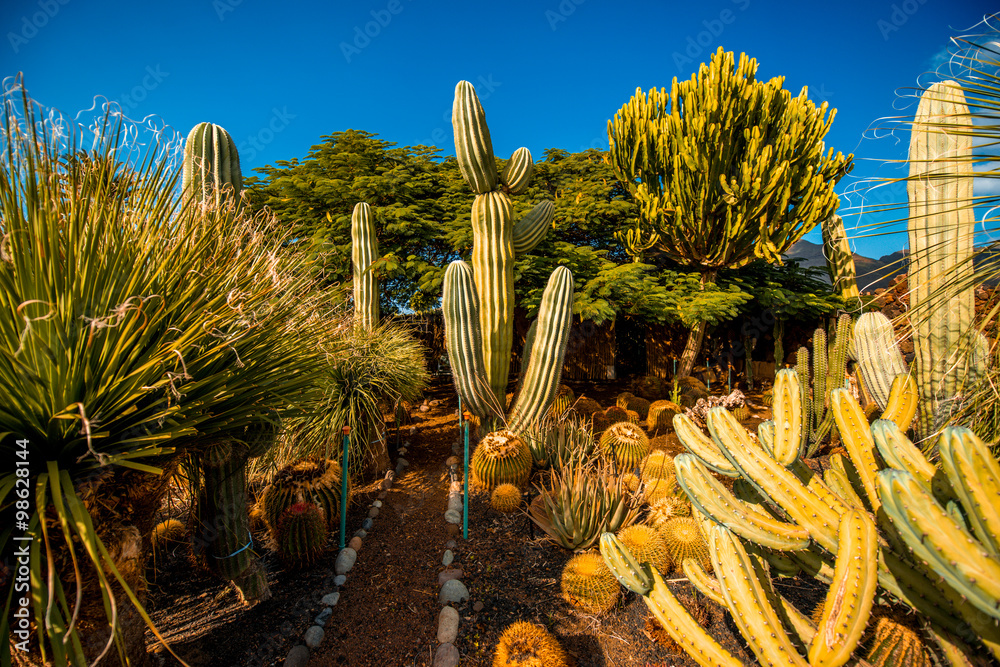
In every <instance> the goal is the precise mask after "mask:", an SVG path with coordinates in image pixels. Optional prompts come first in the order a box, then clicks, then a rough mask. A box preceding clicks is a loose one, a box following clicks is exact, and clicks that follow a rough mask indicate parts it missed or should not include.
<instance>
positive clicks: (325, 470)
mask: <svg viewBox="0 0 1000 667" xmlns="http://www.w3.org/2000/svg"><path fill="white" fill-rule="evenodd" d="M341 480H342V477H341V470H340V464H339V463H337V462H336V461H334V460H332V459H324V458H322V457H320V458H308V459H303V460H301V461H295V462H293V463H290V464H288V465H286V466H285V467H283V468H282V469H281V470H279V471H278V472H277V473H276V474H275V476H274V479H272V480H271V483H270V484H269V485H268V486H267V487H266V488H265V489H264V493H263V497H262V498H261V500H260V508H261V510H262V511H263V514H264V522H265V523H266V524H267V526H268V528H269V530H270V531H271V532H272V534H273V533H274V531H276V529H277V526H278V520H279V518H280V517H281V515H282V513H283V512H284V511H285V510H286V509H288V508H289V507H291V506H292V505H294V504H296V503H300V502H310V503H314V504H315V505H317V506H318V507H319V508H320V510H321V511H322V513H323V518H324V520H325V521H326V525H327V527H328V528H330V529H332V528H333V527H334V526H335V525H336V523H337V520H338V519H339V518H340V509H341V508H340V499H341ZM347 483H348V487H347V488H348V495H350V490H351V485H350V479H348V480H347Z"/></svg>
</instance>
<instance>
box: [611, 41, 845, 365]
mask: <svg viewBox="0 0 1000 667" xmlns="http://www.w3.org/2000/svg"><path fill="white" fill-rule="evenodd" d="M756 70H757V62H756V61H755V60H753V59H751V58H747V56H746V55H745V54H741V55H740V59H739V63H738V64H737V63H736V62H735V59H734V56H733V54H732V53H725V52H723V51H722V49H721V48H720V49H719V51H718V52H717V53H715V54H714V55H713V56H712V58H711V62H710V63H709V64H708V65H705V64H703V65H702V66H701V67H700V69H699V71H698V73H697V74H696V75H694V76H692V77H691V79H690V80H688V81H684V82H678V81H677V79H676V78H675V79H674V81H673V84H672V86H671V89H670V91H669V92H668V91H667V90H666V89H660V90H656V89H652V90H650V91H649V93H648V94H645V93H643V92H642V91H639V90H637V91H636V94H635V95H634V96H633V97H632V99H631V100H630V101H629V102H628V104H626V105H625V106H623V107H622V108H621V109H620V110H619V111H618V113H617V114H616V115H615V117H614V119H613V120H611V121H609V122H608V135H609V137H610V140H611V146H612V147H611V154H610V161H611V165H612V166H613V168H614V170H615V173H616V175H617V177H618V178H619V180H621V181H622V183H624V184H625V185H626V187H627V188H628V189H629V191H630V192H631V193H632V194H633V195H634V197H635V199H636V201H637V203H638V208H639V225H638V226H637V231H638V233H637V235H636V237H635V242H636V245H639V246H640V247H642V246H644V245H646V246H648V245H653V244H655V246H656V247H658V248H659V249H660V250H662V251H663V252H664V253H666V255H667V256H668V257H669V258H670V259H672V260H674V261H676V262H678V263H679V264H681V265H683V266H686V267H689V268H691V269H694V270H696V271H698V272H699V273H700V284H701V287H702V288H705V287H708V286H709V285H711V284H712V283H714V282H715V281H716V277H717V275H718V272H719V270H720V269H722V268H727V267H729V268H738V267H740V266H743V265H745V264H746V263H748V262H750V261H751V260H753V259H756V258H762V259H765V260H768V261H771V262H781V254H782V253H783V252H785V251H786V250H787V249H788V247H789V246H791V245H792V244H793V243H794V242H796V241H798V240H799V239H800V238H802V236H804V235H805V234H806V233H807V232H809V231H810V230H811V229H813V227H815V226H816V225H817V224H818V223H819V222H820V221H821V220H823V219H825V218H826V217H828V216H829V215H830V214H832V213H833V212H834V211H835V210H836V207H837V196H836V194H835V193H834V192H833V186H834V185H835V184H836V183H837V181H838V180H839V179H840V178H841V177H842V176H843V175H844V174H846V173H847V171H848V169H849V167H850V164H851V160H852V158H853V156H847V157H846V158H845V157H844V156H843V155H842V154H841V153H837V154H836V155H834V153H833V149H830V150H829V151H828V152H827V153H826V154H825V155H824V150H825V145H824V143H823V137H824V136H825V135H826V133H827V131H828V130H829V128H830V124H831V123H832V122H833V117H834V115H835V113H834V112H833V111H831V112H830V114H829V116H827V105H826V103H824V104H823V105H822V106H821V107H819V108H817V107H816V105H815V104H814V103H813V102H812V101H811V100H809V98H808V97H807V94H806V93H807V91H806V89H805V88H803V89H802V92H801V93H800V94H799V96H798V97H795V98H793V97H792V96H791V93H790V92H788V91H787V90H784V89H783V88H782V85H783V83H784V79H783V78H781V77H776V78H774V79H771V80H770V81H768V82H767V83H764V82H762V81H758V80H757V79H756ZM706 326H707V325H706V322H704V321H702V322H699V323H698V324H697V325H696V326H694V327H693V328H692V329H691V332H690V335H689V336H688V340H687V343H686V345H685V348H684V352H683V354H682V357H681V366H680V369H679V372H680V373H681V375H682V376H683V375H688V374H690V372H691V369H692V367H693V366H694V362H695V359H696V357H697V355H698V352H699V351H700V349H701V344H702V341H703V339H704V335H705V328H706Z"/></svg>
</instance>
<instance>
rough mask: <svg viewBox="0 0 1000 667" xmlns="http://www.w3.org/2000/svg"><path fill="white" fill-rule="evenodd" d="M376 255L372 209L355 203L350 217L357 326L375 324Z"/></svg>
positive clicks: (376, 243) (372, 325)
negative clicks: (373, 264) (374, 264)
mask: <svg viewBox="0 0 1000 667" xmlns="http://www.w3.org/2000/svg"><path fill="white" fill-rule="evenodd" d="M377 255H378V240H377V239H376V238H375V224H374V222H373V221H372V214H371V207H369V206H368V204H366V203H364V202H360V203H358V204H355V206H354V212H353V213H352V214H351V264H352V266H353V268H354V313H355V319H356V321H357V322H358V324H361V325H362V326H365V327H368V328H372V327H374V326H376V325H377V324H378V320H379V304H378V296H379V295H378V278H376V276H375V273H374V272H373V271H372V263H373V262H374V261H375V258H376V256H377Z"/></svg>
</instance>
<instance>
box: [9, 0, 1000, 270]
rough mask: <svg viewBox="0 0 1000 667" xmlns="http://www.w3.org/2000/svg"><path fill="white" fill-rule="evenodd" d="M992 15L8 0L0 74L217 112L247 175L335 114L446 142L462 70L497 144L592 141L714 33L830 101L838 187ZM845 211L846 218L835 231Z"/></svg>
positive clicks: (408, 1)
mask: <svg viewBox="0 0 1000 667" xmlns="http://www.w3.org/2000/svg"><path fill="white" fill-rule="evenodd" d="M996 9H997V7H996V4H995V2H980V1H977V0H963V1H956V0H951V1H948V2H945V1H944V0H893V1H890V0H867V1H864V2H860V1H853V0H848V1H842V2H837V3H813V2H801V0H800V1H798V2H766V1H765V0H706V1H703V2H662V1H661V2H654V1H646V2H638V1H636V2H630V1H627V0H619V1H618V2H606V1H604V0H540V1H538V2H498V3H491V4H485V3H469V2H429V1H426V0H359V1H356V2H350V3H343V2H321V1H313V0H309V1H304V2H294V1H291V2H285V3H267V2H259V1H255V0H175V1H173V2H159V1H152V0H151V1H148V2H134V1H126V2H112V1H109V0H91V1H87V0H34V1H32V2H27V1H24V0H7V1H6V2H4V3H2V8H0V29H2V35H3V39H2V42H0V64H2V68H0V74H3V75H4V76H8V75H13V74H15V73H16V72H19V71H22V72H24V74H25V82H26V84H27V88H28V91H29V93H30V94H31V95H32V96H33V97H34V98H35V99H36V100H38V101H39V102H41V103H42V104H45V105H50V106H54V107H56V108H58V109H60V110H62V111H64V112H74V113H75V112H76V111H78V110H80V109H86V108H89V107H90V106H91V105H92V104H93V100H94V98H95V96H103V97H104V98H107V99H111V100H116V101H117V102H118V103H119V104H121V106H122V107H123V109H124V110H125V113H126V115H128V116H129V117H131V118H134V119H141V118H143V117H144V116H147V115H157V116H159V117H160V118H162V119H163V121H164V122H165V123H167V124H169V125H170V126H172V127H174V128H177V129H178V130H180V131H181V132H183V133H186V132H187V130H188V129H189V128H190V127H191V126H193V125H194V124H195V123H198V122H201V121H211V122H214V123H217V124H219V125H222V126H223V127H225V128H226V129H227V130H229V132H230V133H231V134H232V135H233V137H234V139H235V140H236V142H237V144H238V145H239V146H240V153H241V156H242V160H243V170H244V174H245V175H250V174H251V173H252V169H253V168H255V167H260V166H263V165H265V164H270V163H273V162H274V161H276V160H283V159H291V158H294V157H302V156H304V155H305V154H306V153H307V152H308V150H309V147H310V146H312V145H313V144H316V143H318V142H319V137H320V136H321V135H325V134H329V133H331V132H335V131H339V130H345V129H348V128H355V129H361V130H366V131H369V132H375V133H377V134H379V135H380V137H381V138H383V139H385V140H388V141H394V142H396V143H398V144H400V145H416V144H420V143H423V144H433V145H437V146H439V147H440V148H442V149H443V150H444V152H445V153H447V154H452V153H453V152H454V147H453V142H452V135H451V122H450V114H451V101H452V95H453V91H454V86H455V83H456V82H458V81H459V80H461V79H467V80H469V81H472V82H473V83H474V84H475V85H476V88H477V90H478V92H479V95H480V98H481V99H482V101H483V105H484V107H485V109H486V113H487V118H488V120H489V123H490V128H491V132H492V136H493V144H494V148H495V150H496V152H497V154H498V155H499V156H501V157H507V156H509V155H510V153H511V152H513V151H514V149H516V148H517V147H519V146H527V147H528V148H529V149H530V150H531V151H532V153H533V154H534V155H535V157H536V159H540V157H541V154H542V151H543V150H544V149H546V148H550V147H556V148H563V149H566V150H569V151H579V150H583V149H585V148H589V147H595V148H606V147H607V134H606V124H607V121H608V119H609V118H611V117H612V116H613V115H614V113H615V111H617V110H618V108H620V107H621V106H622V105H623V104H625V103H626V102H627V101H628V99H629V97H630V96H631V95H632V94H633V93H634V91H635V89H636V87H640V88H643V89H648V88H651V87H654V86H655V87H661V86H667V87H669V85H670V82H671V79H672V78H673V77H675V76H677V77H679V78H682V79H683V78H688V77H690V75H691V74H692V73H693V72H694V71H695V70H696V69H697V66H698V64H699V63H701V62H703V61H707V60H708V58H709V56H710V54H711V53H712V52H713V51H714V50H715V49H716V48H717V47H718V46H722V47H724V48H725V49H726V50H731V51H735V52H736V53H739V52H741V51H743V52H746V53H747V54H748V55H750V56H752V57H754V58H756V59H757V61H758V63H759V65H760V68H759V70H758V77H760V78H770V77H772V76H779V75H783V76H784V77H785V87H786V88H788V89H789V90H791V91H792V92H793V93H795V94H797V93H798V91H799V90H800V89H801V87H802V86H808V87H809V91H810V96H811V97H812V99H814V100H816V101H817V102H820V101H823V100H826V101H828V102H829V103H830V104H831V105H832V106H834V107H836V108H837V110H838V111H837V118H836V121H835V122H834V124H833V128H832V130H831V132H830V133H829V134H828V135H827V141H826V143H827V146H832V147H834V148H836V149H837V150H841V151H843V152H844V153H848V152H853V153H855V155H856V160H857V166H856V168H855V171H854V173H853V174H851V176H849V177H848V179H845V181H842V183H841V186H840V187H839V188H838V190H845V189H846V188H848V187H851V183H849V182H848V180H857V179H859V178H866V177H871V176H872V175H879V176H888V175H891V173H892V172H891V170H890V169H887V168H886V167H884V166H883V167H882V168H881V169H879V165H880V164H881V161H882V160H883V159H886V158H889V159H899V158H901V157H903V156H904V155H905V150H906V144H907V137H906V136H905V133H904V134H898V133H897V136H896V137H892V136H889V137H887V138H884V139H881V140H877V139H872V138H871V134H872V132H871V131H870V128H872V127H873V126H877V125H880V124H881V125H884V123H879V122H878V119H880V118H883V117H888V116H899V115H902V114H905V113H907V112H909V113H912V112H913V110H914V109H915V105H914V104H911V105H908V106H906V107H905V108H904V107H903V106H902V103H901V102H900V100H899V99H898V97H897V95H898V91H900V90H901V89H905V88H907V87H911V86H914V85H915V84H916V83H917V82H918V78H919V77H921V75H922V74H924V73H926V72H928V71H929V70H931V69H932V68H933V67H934V66H935V65H937V64H939V63H940V61H941V58H942V55H943V54H944V52H945V49H946V48H947V46H948V43H949V42H948V40H949V38H950V37H952V36H954V35H958V34H962V32H963V31H966V30H969V29H970V28H971V27H972V26H974V25H975V24H976V23H978V22H979V21H980V20H982V18H983V16H984V15H985V14H987V13H989V12H991V11H996ZM923 80H926V78H925V79H923ZM102 101H103V100H102ZM866 131H868V132H867V136H868V138H865V135H866ZM846 205H847V204H846V203H845V204H844V206H846ZM842 212H843V207H842ZM856 221H857V220H856V216H854V217H850V218H847V224H848V231H849V233H851V228H852V226H853V225H854V224H855V223H856ZM817 237H818V231H817V232H815V233H814V234H813V235H811V236H810V238H811V239H813V240H816V238H817ZM904 244H905V235H899V236H894V237H879V238H861V239H857V240H855V242H854V245H855V249H856V250H857V251H858V252H861V253H862V254H865V255H869V256H875V257H878V256H880V255H883V254H887V253H889V252H891V251H893V250H897V249H899V248H900V247H902V246H903V245H904Z"/></svg>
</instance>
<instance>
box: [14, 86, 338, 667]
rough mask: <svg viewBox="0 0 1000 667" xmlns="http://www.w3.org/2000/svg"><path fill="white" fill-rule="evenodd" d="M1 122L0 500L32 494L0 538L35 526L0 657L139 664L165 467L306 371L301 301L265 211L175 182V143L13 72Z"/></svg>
mask: <svg viewBox="0 0 1000 667" xmlns="http://www.w3.org/2000/svg"><path fill="white" fill-rule="evenodd" d="M2 126H3V130H2V136H0V141H2V157H0V236H2V238H3V244H2V253H0V313H2V314H0V393H2V394H3V395H4V396H5V400H4V401H3V402H2V405H0V456H2V457H3V460H5V461H11V462H13V461H14V460H15V456H20V458H19V460H23V461H25V464H24V465H23V466H19V467H18V469H19V470H22V471H27V474H26V475H25V474H24V473H23V472H22V473H20V474H19V473H16V472H13V471H11V472H6V473H4V474H3V475H2V476H0V512H3V514H4V516H7V517H9V518H11V519H14V518H15V516H16V515H15V514H14V512H15V507H17V506H15V504H14V501H15V500H19V501H20V500H21V499H22V498H21V497H19V496H17V495H15V494H16V487H15V484H16V483H17V480H18V479H22V480H26V481H27V485H28V489H29V490H30V500H29V502H28V509H27V510H22V507H17V510H19V511H24V512H25V513H26V514H27V516H26V517H25V518H24V521H23V522H21V517H17V520H18V523H16V524H15V523H14V522H13V521H9V522H8V521H5V522H4V525H5V526H10V528H6V529H5V530H4V531H3V532H2V533H0V548H2V549H4V550H5V553H6V549H7V548H8V546H10V545H11V544H12V542H13V539H14V538H16V537H22V536H24V535H27V536H30V537H32V538H33V539H32V540H31V541H30V542H17V544H18V545H19V546H21V545H25V544H28V545H30V546H29V551H30V600H31V616H32V618H31V628H30V633H29V634H30V638H28V642H27V644H26V645H25V648H28V649H29V653H22V652H21V651H19V650H16V649H15V650H12V644H13V643H14V642H17V641H20V640H21V639H22V638H21V637H20V636H18V635H14V634H11V631H12V629H13V628H11V626H10V625H9V619H10V618H11V616H10V614H9V613H6V612H9V611H11V610H12V609H13V607H12V605H15V604H16V600H15V599H14V595H13V589H8V592H7V597H6V600H5V603H6V608H5V614H4V617H3V619H2V620H0V635H3V636H4V637H9V638H10V640H9V642H8V641H4V642H3V645H2V647H0V651H2V652H3V653H2V654H0V662H3V663H4V664H9V663H10V662H11V661H12V660H15V659H16V660H17V661H19V662H24V661H25V660H28V661H29V662H32V663H35V664H37V663H38V662H44V663H46V664H54V665H66V664H74V665H87V664H91V663H92V662H96V661H98V660H100V659H102V658H104V657H106V656H109V655H110V656H117V659H118V662H120V663H122V664H127V663H132V664H139V663H141V662H142V660H144V659H145V658H144V656H145V645H144V631H143V630H144V629H143V625H144V623H145V624H148V625H150V627H152V623H151V621H150V619H149V617H148V615H147V614H146V613H145V612H144V611H143V608H142V605H143V601H144V599H145V589H144V587H145V584H144V580H143V570H144V564H145V556H146V554H147V553H148V550H149V544H150V535H151V531H152V528H153V517H154V513H155V510H156V509H157V508H158V506H159V503H160V500H161V499H162V496H163V493H164V492H165V489H166V486H167V483H168V481H169V474H168V473H170V472H172V471H173V470H174V469H175V468H176V467H177V465H178V463H179V461H180V460H181V459H183V458H185V457H198V456H202V455H203V454H204V453H205V452H206V450H207V448H208V445H209V444H210V443H214V442H217V441H219V440H221V439H226V438H229V439H234V440H235V441H236V442H237V443H240V444H241V445H243V446H245V445H246V443H247V441H248V440H252V439H253V438H248V437H247V436H246V433H247V429H248V428H252V427H255V426H257V425H259V423H260V422H261V421H262V420H265V419H270V420H276V419H277V418H279V417H280V415H281V412H282V410H283V409H284V408H285V407H286V406H287V405H289V404H290V402H291V401H292V399H293V398H294V396H295V394H296V393H297V392H299V391H303V390H304V388H305V387H307V386H308V385H309V381H308V379H307V378H306V374H305V372H306V371H307V370H309V369H311V368H313V367H315V366H316V365H317V364H316V362H315V352H314V350H315V348H316V346H315V345H314V344H313V342H314V341H318V340H319V336H318V332H313V333H311V332H310V331H309V328H308V323H307V320H306V319H305V318H304V317H303V319H302V320H300V324H293V319H294V318H293V317H292V316H293V315H294V313H296V312H300V313H303V315H304V314H305V312H306V310H307V309H306V308H305V307H304V305H305V304H304V303H303V302H304V301H305V299H304V297H303V295H302V294H299V293H296V290H297V288H294V287H293V286H292V285H290V283H289V282H288V281H286V280H285V279H284V277H285V276H286V273H285V271H284V269H283V267H281V266H280V262H278V261H277V254H275V252H274V251H275V250H276V248H273V247H269V246H267V245H266V242H265V240H264V239H265V235H263V234H260V233H259V232H260V229H259V224H260V221H257V222H255V221H251V220H247V219H245V218H244V217H242V216H240V215H235V214H234V212H233V210H232V208H230V209H227V210H216V209H207V208H204V207H202V206H200V205H198V204H196V203H194V202H191V201H185V200H183V199H182V198H180V197H178V196H177V193H176V190H177V187H176V186H177V181H178V176H179V174H178V170H177V169H176V167H175V165H173V164H171V163H170V162H169V160H167V159H164V158H163V156H164V155H171V154H172V153H173V148H174V145H173V144H170V143H167V142H164V141H162V140H161V139H160V138H157V139H156V140H155V141H154V142H151V143H150V144H149V145H145V146H140V145H137V144H136V143H135V141H136V137H137V136H139V135H138V134H137V133H136V132H135V131H134V128H131V127H129V126H128V125H127V123H126V122H125V121H124V120H122V119H121V117H120V116H117V117H116V116H113V115H111V114H107V115H105V116H104V117H103V118H101V119H99V120H98V122H97V123H96V124H94V125H92V126H91V127H90V128H82V127H77V126H76V125H75V124H74V123H73V122H72V121H70V120H68V119H66V118H64V117H62V116H59V115H58V114H55V113H52V114H49V113H48V112H47V111H45V110H41V109H39V108H38V106H37V105H36V104H35V103H34V102H32V101H31V100H30V99H29V98H28V96H27V94H26V92H24V91H23V88H22V87H20V86H15V88H14V89H11V90H8V91H6V93H5V95H4V97H3V120H2ZM84 146H86V148H84ZM136 155H138V156H139V157H134V156H136ZM130 157H131V161H130V160H129V158H130ZM286 302H291V303H292V304H294V306H295V308H292V307H290V306H288V305H287V304H286ZM293 329H294V330H295V331H296V333H297V334H298V335H300V336H301V339H300V340H299V341H298V342H297V345H289V344H288V340H287V335H288V332H289V330H293ZM303 343H304V344H303ZM283 355H284V356H283ZM279 359H280V362H279V361H277V360H279ZM279 370H280V372H277V371H279ZM4 470H8V471H10V470H11V468H10V467H8V466H7V465H5V466H4ZM21 488H23V487H21ZM236 510H237V512H236V513H237V514H238V513H239V510H240V508H236ZM210 548H211V547H210ZM153 631H154V634H155V633H156V630H155V628H154V630H153ZM157 636H158V635H157ZM12 654H13V655H12ZM107 661H108V660H105V662H107Z"/></svg>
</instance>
